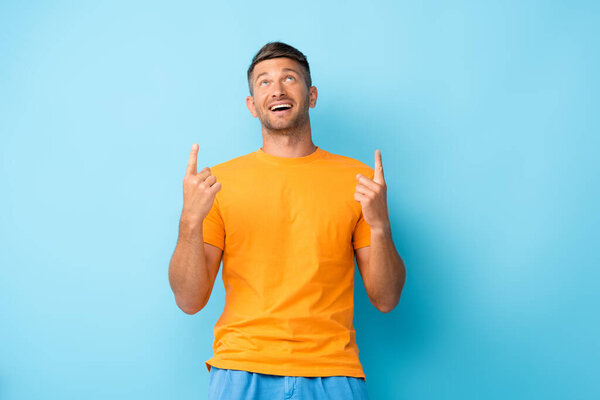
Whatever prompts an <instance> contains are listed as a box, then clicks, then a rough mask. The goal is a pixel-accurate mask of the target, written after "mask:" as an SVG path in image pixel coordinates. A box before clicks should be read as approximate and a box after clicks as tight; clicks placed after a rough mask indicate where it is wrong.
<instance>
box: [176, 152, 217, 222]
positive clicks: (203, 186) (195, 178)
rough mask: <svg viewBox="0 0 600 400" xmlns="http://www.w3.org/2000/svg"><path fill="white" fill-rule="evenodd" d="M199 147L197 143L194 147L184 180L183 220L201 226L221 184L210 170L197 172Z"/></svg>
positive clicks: (205, 168)
mask: <svg viewBox="0 0 600 400" xmlns="http://www.w3.org/2000/svg"><path fill="white" fill-rule="evenodd" d="M198 147H199V146H198V144H197V143H194V144H193V145H192V151H191V153H190V159H189V161H188V165H187V171H186V173H185V178H183V211H182V213H181V220H182V221H183V220H185V221H186V222H187V223H190V224H199V223H202V221H204V218H206V215H208V212H209V211H210V208H211V207H212V204H213V202H214V200H215V196H216V194H217V192H218V191H219V190H221V182H217V177H216V176H214V175H211V174H210V168H208V167H204V169H203V170H202V171H200V172H196V160H197V158H198Z"/></svg>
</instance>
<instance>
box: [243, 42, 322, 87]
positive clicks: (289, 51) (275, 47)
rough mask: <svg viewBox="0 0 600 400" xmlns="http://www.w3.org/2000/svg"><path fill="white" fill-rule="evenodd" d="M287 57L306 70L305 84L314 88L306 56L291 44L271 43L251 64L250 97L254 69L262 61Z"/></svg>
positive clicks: (262, 49)
mask: <svg viewBox="0 0 600 400" xmlns="http://www.w3.org/2000/svg"><path fill="white" fill-rule="evenodd" d="M280 57H286V58H291V59H292V60H294V61H297V62H298V63H300V65H301V66H302V69H303V70H304V82H306V86H307V87H308V88H310V87H311V86H312V80H311V78H310V67H309V66H308V61H307V60H306V56H305V55H304V54H302V53H301V52H300V51H299V50H298V49H296V48H295V47H292V46H290V45H289V44H286V43H282V42H269V43H267V44H265V45H264V46H263V47H262V48H261V49H260V50H259V51H258V53H256V55H255V56H254V58H253V59H252V63H250V67H248V88H249V89H250V95H253V94H254V93H253V91H252V81H251V78H252V72H254V67H255V66H256V64H258V63H259V62H261V61H265V60H270V59H272V58H280Z"/></svg>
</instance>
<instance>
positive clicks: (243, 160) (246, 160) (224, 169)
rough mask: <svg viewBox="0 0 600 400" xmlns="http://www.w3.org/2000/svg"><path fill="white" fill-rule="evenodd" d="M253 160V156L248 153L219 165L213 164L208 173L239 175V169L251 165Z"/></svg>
mask: <svg viewBox="0 0 600 400" xmlns="http://www.w3.org/2000/svg"><path fill="white" fill-rule="evenodd" d="M253 160H254V154H253V153H248V154H244V155H243V156H238V157H234V158H232V159H229V160H227V161H223V162H221V163H218V164H215V165H213V166H212V167H210V171H211V173H212V175H218V174H225V175H226V174H229V173H233V174H235V173H239V172H240V167H245V166H248V165H249V164H251V163H252V162H253Z"/></svg>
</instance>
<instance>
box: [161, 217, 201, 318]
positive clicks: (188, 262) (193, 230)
mask: <svg viewBox="0 0 600 400" xmlns="http://www.w3.org/2000/svg"><path fill="white" fill-rule="evenodd" d="M169 283H170V285H171V290H172V291H173V293H174V294H175V301H176V303H177V305H178V306H179V308H181V309H182V310H183V311H184V312H186V313H188V314H193V313H195V312H198V310H200V309H201V308H202V306H203V305H204V302H205V298H206V295H207V293H208V290H209V286H210V284H209V275H208V268H207V266H206V257H205V254H204V235H203V232H202V223H200V224H189V223H186V222H184V221H182V222H180V224H179V237H178V239H177V245H176V247H175V251H174V253H173V256H172V257H171V262H170V263H169Z"/></svg>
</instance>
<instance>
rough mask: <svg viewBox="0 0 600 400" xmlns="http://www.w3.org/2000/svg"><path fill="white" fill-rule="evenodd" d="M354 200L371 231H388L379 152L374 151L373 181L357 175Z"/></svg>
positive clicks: (387, 214) (388, 221)
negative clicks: (358, 203)
mask: <svg viewBox="0 0 600 400" xmlns="http://www.w3.org/2000/svg"><path fill="white" fill-rule="evenodd" d="M356 180H357V181H358V184H357V185H356V192H355V193H354V199H355V200H356V201H358V202H360V204H361V206H362V212H363V217H364V219H365V220H366V221H367V223H368V224H369V226H370V227H371V229H381V230H383V229H389V226H390V218H389V210H388V204H387V194H386V192H387V186H386V184H385V179H384V178H383V165H382V163H381V151H380V150H376V151H375V174H374V175H373V179H369V178H368V177H366V176H364V175H362V174H358V175H356Z"/></svg>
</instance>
